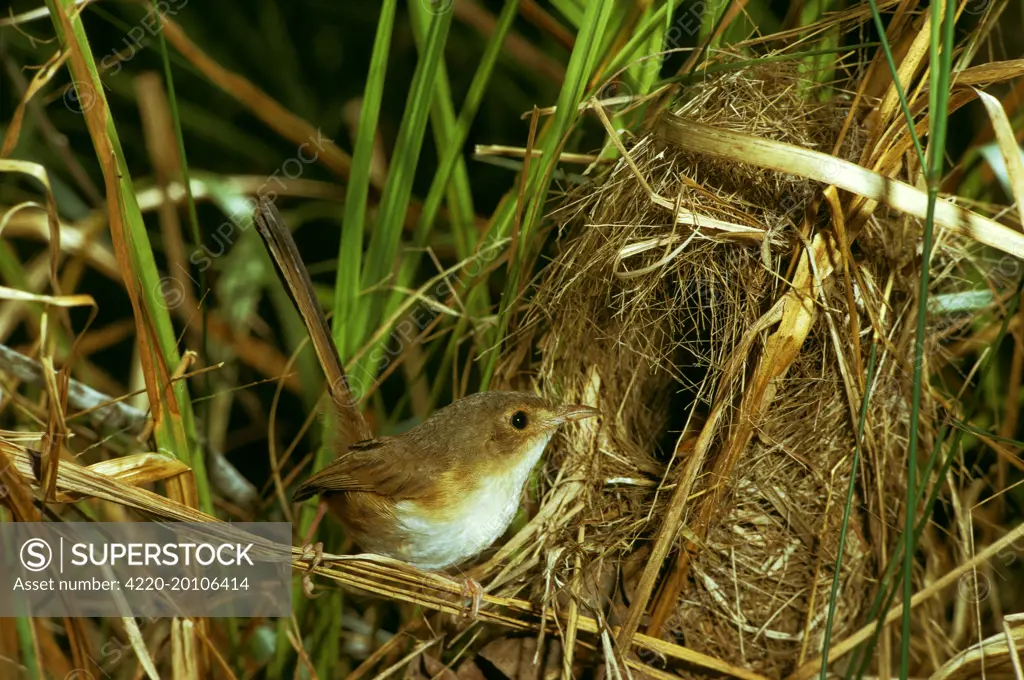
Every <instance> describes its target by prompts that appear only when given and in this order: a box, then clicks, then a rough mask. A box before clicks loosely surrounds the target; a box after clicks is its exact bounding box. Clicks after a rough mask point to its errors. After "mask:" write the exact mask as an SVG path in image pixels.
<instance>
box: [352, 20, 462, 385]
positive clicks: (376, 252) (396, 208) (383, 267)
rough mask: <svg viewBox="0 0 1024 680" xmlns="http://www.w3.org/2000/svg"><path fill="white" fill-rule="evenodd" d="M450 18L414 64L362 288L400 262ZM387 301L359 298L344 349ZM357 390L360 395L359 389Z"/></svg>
mask: <svg viewBox="0 0 1024 680" xmlns="http://www.w3.org/2000/svg"><path fill="white" fill-rule="evenodd" d="M452 14H453V13H452V12H450V11H449V12H442V13H440V14H435V15H434V16H433V19H432V21H431V22H430V31H429V33H428V35H427V41H426V47H425V48H424V50H423V53H422V55H421V57H420V59H419V61H418V62H417V64H416V70H415V72H414V74H413V79H412V85H411V86H410V88H409V95H408V97H407V100H406V109H405V115H404V116H403V117H402V123H401V125H400V127H399V131H398V141H397V142H396V144H395V150H394V159H393V161H392V163H391V169H390V171H389V172H388V178H387V182H386V183H385V185H384V192H383V194H382V196H381V204H380V215H379V218H378V222H377V226H376V228H375V229H374V230H373V231H372V234H371V236H370V244H369V247H368V248H367V251H366V256H365V259H364V260H363V265H364V266H363V269H362V274H361V282H362V286H363V288H371V287H379V286H381V285H382V284H383V283H384V282H385V280H386V279H387V277H388V276H389V275H390V274H391V273H392V271H393V270H394V266H395V261H396V259H397V258H398V254H399V242H400V241H401V238H402V224H403V222H404V218H405V212H406V209H407V208H408V206H409V200H410V198H411V196H412V184H413V180H414V176H415V173H416V166H417V164H418V162H419V157H420V151H421V148H422V146H423V137H424V135H425V134H426V127H427V118H428V114H429V112H430V104H431V101H432V99H433V96H432V91H433V84H434V81H435V80H436V78H437V74H438V71H439V69H440V66H441V63H442V56H443V53H444V46H445V44H446V42H447V38H448V29H449V27H450V26H451V21H452ZM386 299H387V297H386V292H384V291H373V292H370V293H366V294H364V295H362V296H361V297H360V299H359V304H358V305H356V308H355V310H354V312H355V313H354V314H353V315H352V316H350V317H349V319H347V320H346V325H347V327H348V329H349V334H350V335H349V336H348V338H347V340H346V347H347V348H349V349H351V348H353V347H358V346H360V345H361V344H362V342H363V341H364V339H365V338H367V337H368V336H369V335H370V333H371V332H373V331H374V329H376V327H377V324H379V323H380V320H381V318H382V316H383V314H384V305H385V302H386ZM377 359H379V357H366V358H365V359H364V360H362V361H360V362H359V364H360V365H359V367H358V368H357V369H356V370H355V371H354V373H353V374H351V375H354V376H357V379H359V377H360V376H370V377H371V378H372V377H373V376H375V375H376V367H375V366H374V365H373V364H374V362H375V361H376V360H377ZM355 387H356V390H357V392H359V391H360V390H359V389H358V385H356V386H355ZM362 391H363V392H365V390H362Z"/></svg>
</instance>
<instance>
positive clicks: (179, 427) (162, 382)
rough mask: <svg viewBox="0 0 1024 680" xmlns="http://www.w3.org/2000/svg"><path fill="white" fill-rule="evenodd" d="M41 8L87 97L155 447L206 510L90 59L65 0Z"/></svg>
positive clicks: (159, 305) (181, 398) (149, 267)
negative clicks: (191, 483)
mask: <svg viewBox="0 0 1024 680" xmlns="http://www.w3.org/2000/svg"><path fill="white" fill-rule="evenodd" d="M47 6H48V7H49V8H50V15H51V17H52V19H53V24H54V28H55V30H56V32H57V36H58V38H59V40H60V43H61V45H62V47H63V48H64V49H66V50H68V51H70V52H71V56H70V58H69V59H68V66H69V68H70V70H71V74H72V78H73V80H74V81H75V87H76V89H78V90H80V91H79V99H80V100H81V98H82V96H83V91H81V90H85V89H86V88H87V91H86V92H85V94H87V95H88V97H89V98H90V99H91V100H92V101H94V104H93V106H91V107H89V108H88V109H87V110H85V111H84V112H83V115H84V116H85V120H86V125H87V126H88V128H89V134H90V137H92V141H93V144H94V146H95V148H96V155H97V159H98V160H99V163H100V166H101V168H102V170H103V175H104V180H105V182H106V187H107V202H108V209H109V211H110V225H111V236H112V240H113V242H114V244H115V250H116V251H117V253H118V259H119V261H120V263H121V264H122V267H124V271H123V276H124V281H125V287H126V289H127V290H128V293H129V297H130V299H131V300H132V304H133V309H134V310H135V315H136V328H137V333H138V340H139V343H140V345H141V346H143V348H145V349H146V350H147V351H146V353H145V355H144V361H145V362H147V364H148V365H149V368H148V370H147V371H146V378H147V380H146V382H147V389H148V391H149V396H150V403H151V404H152V407H153V415H154V435H155V437H156V440H157V444H158V446H159V447H160V448H161V449H163V450H166V451H169V452H170V453H172V454H173V455H174V456H176V457H177V458H178V459H179V460H182V461H183V462H184V463H185V464H186V465H188V466H189V467H190V468H191V469H192V471H193V474H194V478H195V485H196V492H197V496H198V499H197V500H198V503H199V507H200V509H202V510H203V511H204V512H207V513H209V512H212V511H213V503H212V500H211V497H210V488H209V482H208V480H207V475H206V467H205V463H204V460H203V456H202V454H201V451H199V449H198V448H197V447H196V442H197V440H198V438H197V436H196V430H195V419H194V416H193V413H192V402H191V400H190V398H189V393H188V386H187V384H186V382H185V381H183V380H182V381H176V382H175V383H174V384H173V385H171V384H170V380H169V378H170V371H173V370H175V369H176V368H177V367H178V366H179V364H180V363H181V356H180V354H179V353H178V347H177V337H176V334H175V331H174V327H173V325H172V323H171V317H170V313H169V311H168V309H167V307H168V304H167V302H166V301H165V300H164V298H163V296H162V294H161V286H162V283H161V278H160V273H159V271H158V270H157V267H156V262H155V260H154V257H153V251H152V248H151V246H150V243H149V235H148V234H147V233H146V225H145V222H144V221H143V219H142V214H141V212H140V211H139V206H138V203H137V201H136V199H135V192H134V189H133V186H132V181H131V175H130V173H129V172H128V167H127V163H126V162H125V158H124V153H123V151H122V149H121V143H120V140H119V139H118V135H117V129H116V128H115V126H114V122H113V119H112V117H111V115H110V108H109V106H108V105H107V100H106V95H105V93H104V89H103V84H102V82H101V80H100V75H99V72H98V70H97V68H96V62H95V61H94V60H93V57H92V52H91V50H90V47H89V41H88V39H87V37H86V34H85V29H84V27H83V26H82V21H81V18H80V17H79V16H78V14H77V12H76V11H75V10H74V2H73V0H59V2H58V0H47ZM69 12H70V13H71V14H72V15H73V18H71V16H69ZM154 342H155V343H156V344H155V346H154V345H153V344H152V343H154ZM168 367H170V370H168Z"/></svg>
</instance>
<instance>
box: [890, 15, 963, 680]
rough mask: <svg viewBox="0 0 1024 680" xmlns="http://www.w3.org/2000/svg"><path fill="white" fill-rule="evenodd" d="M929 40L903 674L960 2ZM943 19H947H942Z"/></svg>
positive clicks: (935, 18) (937, 20)
mask: <svg viewBox="0 0 1024 680" xmlns="http://www.w3.org/2000/svg"><path fill="white" fill-rule="evenodd" d="M931 9H932V25H931V31H932V32H931V44H930V56H929V62H930V64H931V89H930V91H929V93H928V98H929V102H928V110H929V111H930V112H931V117H930V122H929V130H928V163H927V165H926V166H925V168H926V173H927V177H926V181H927V186H928V215H927V217H926V218H925V224H924V239H923V244H922V253H921V283H920V286H919V288H918V299H917V329H916V331H915V337H914V376H913V392H912V396H911V403H910V441H909V442H908V444H907V500H906V508H905V511H904V512H905V515H906V516H905V518H904V519H905V521H904V527H903V532H904V536H903V539H904V541H905V545H904V548H903V617H902V625H901V629H902V636H901V639H900V677H904V678H905V677H909V673H910V636H911V616H910V615H911V604H910V599H911V598H912V597H913V595H914V584H913V569H914V553H915V550H914V548H915V545H916V542H915V541H914V515H915V513H914V510H915V508H916V505H915V500H916V497H917V443H918V438H919V436H920V433H919V432H918V430H919V427H920V419H921V390H922V388H923V386H922V384H921V381H922V376H921V373H922V368H923V366H922V364H923V358H922V355H923V353H924V339H925V338H924V336H925V331H926V329H927V321H928V286H929V282H930V280H931V254H932V237H933V232H934V228H935V205H936V202H937V201H938V199H939V187H940V186H941V185H942V162H943V159H944V158H945V151H946V127H947V122H948V118H949V115H948V111H947V104H948V102H949V74H950V70H951V69H952V66H953V26H954V24H955V21H956V19H955V18H956V3H955V2H954V0H947V2H946V3H945V17H943V4H942V3H940V2H933V3H932V5H931ZM943 19H945V21H943Z"/></svg>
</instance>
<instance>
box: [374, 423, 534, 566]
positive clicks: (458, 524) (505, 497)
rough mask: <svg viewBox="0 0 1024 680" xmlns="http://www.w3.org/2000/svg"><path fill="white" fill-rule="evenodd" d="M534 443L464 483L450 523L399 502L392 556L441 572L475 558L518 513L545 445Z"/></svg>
mask: <svg viewBox="0 0 1024 680" xmlns="http://www.w3.org/2000/svg"><path fill="white" fill-rule="evenodd" d="M550 439H551V437H550V435H549V436H548V437H545V438H543V439H542V440H539V441H538V442H537V443H536V444H534V445H533V447H531V449H530V451H529V452H528V453H527V454H526V455H525V456H523V457H522V460H521V461H520V462H519V464H518V465H516V466H515V467H512V468H510V469H508V470H506V471H505V472H503V473H502V474H497V475H491V476H481V477H479V478H478V479H476V480H465V481H466V482H473V483H467V484H466V487H467V492H466V494H465V495H464V496H463V498H462V499H461V503H460V505H459V507H458V509H457V510H456V511H454V512H451V513H447V514H448V515H449V516H450V517H451V519H445V520H440V521H439V520H438V519H436V518H433V517H431V516H430V515H428V514H426V513H424V512H423V511H422V510H421V509H420V508H419V506H418V505H417V504H416V502H415V501H401V502H399V503H398V504H397V505H396V507H395V518H396V519H397V520H398V523H399V526H400V527H401V530H402V533H405V534H406V535H407V540H406V541H405V544H404V546H403V548H402V550H401V553H402V554H396V555H394V557H397V558H398V559H402V560H405V561H407V562H410V563H411V564H414V565H415V566H417V567H420V568H421V569H443V568H445V567H448V566H451V565H454V564H459V563H461V562H464V561H466V560H468V559H469V558H471V557H473V556H475V555H477V554H479V553H480V552H481V551H483V550H484V549H486V548H487V547H488V546H489V545H491V543H494V541H495V540H497V539H498V538H499V537H501V535H502V534H503V533H505V529H507V528H508V525H509V524H511V522H512V519H513V518H514V517H515V516H516V512H517V511H518V510H519V500H520V497H521V496H522V491H523V486H524V485H525V484H526V481H527V479H528V478H529V476H530V470H532V469H533V466H534V465H536V463H537V461H538V460H539V459H540V456H541V454H542V453H543V452H544V447H545V446H547V443H548V441H549V440H550Z"/></svg>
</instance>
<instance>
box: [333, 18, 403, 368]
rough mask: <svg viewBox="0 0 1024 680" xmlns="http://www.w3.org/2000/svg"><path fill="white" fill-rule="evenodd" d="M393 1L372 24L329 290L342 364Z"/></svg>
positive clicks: (352, 333)
mask: <svg viewBox="0 0 1024 680" xmlns="http://www.w3.org/2000/svg"><path fill="white" fill-rule="evenodd" d="M397 5H398V2H397V0H384V3H383V4H382V6H381V10H380V19H379V20H378V22H377V35H376V38H375V39H374V43H373V53H372V55H371V57H370V72H369V74H368V75H367V77H366V88H365V90H364V91H363V105H362V110H361V111H360V115H359V129H358V130H357V132H356V147H355V152H354V155H353V157H352V173H351V175H350V176H349V181H348V189H347V191H346V193H345V217H344V221H343V222H342V228H341V248H340V251H339V253H338V274H337V277H336V278H335V288H334V321H333V326H334V327H333V332H334V341H335V343H336V344H337V345H338V352H339V353H340V354H341V357H342V359H344V358H345V357H347V356H348V355H349V353H350V352H351V351H352V350H353V348H354V345H355V343H356V342H358V334H357V332H356V330H355V329H354V328H352V327H351V325H350V324H348V323H347V321H348V320H349V319H351V318H352V314H353V313H354V311H355V309H356V305H357V304H358V301H359V276H360V271H361V269H362V251H363V233H364V232H365V230H366V202H367V196H368V194H369V190H370V181H371V178H370V174H371V166H372V164H373V146H374V137H375V135H376V132H377V123H378V121H379V120H380V106H381V99H382V98H383V96H384V81H385V78H386V76H387V68H388V53H389V52H390V50H391V35H392V32H393V30H394V25H395V9H396V7H397Z"/></svg>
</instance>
